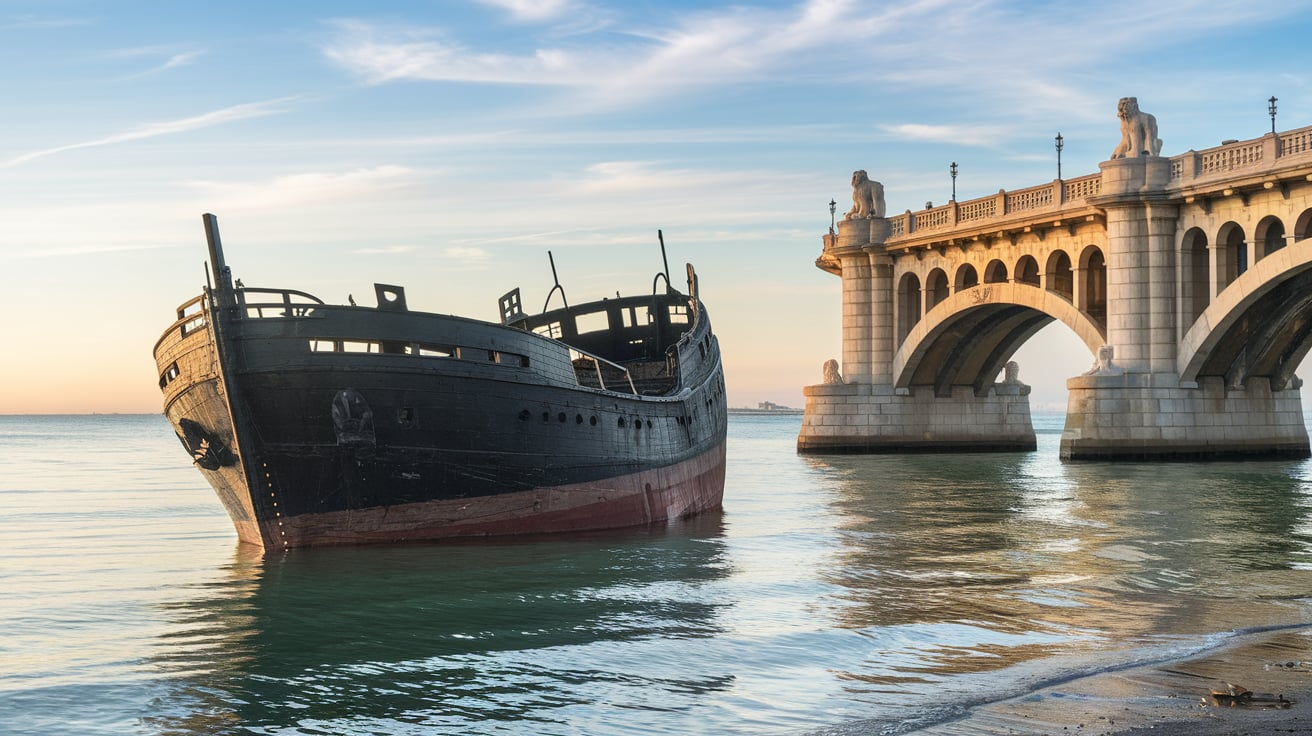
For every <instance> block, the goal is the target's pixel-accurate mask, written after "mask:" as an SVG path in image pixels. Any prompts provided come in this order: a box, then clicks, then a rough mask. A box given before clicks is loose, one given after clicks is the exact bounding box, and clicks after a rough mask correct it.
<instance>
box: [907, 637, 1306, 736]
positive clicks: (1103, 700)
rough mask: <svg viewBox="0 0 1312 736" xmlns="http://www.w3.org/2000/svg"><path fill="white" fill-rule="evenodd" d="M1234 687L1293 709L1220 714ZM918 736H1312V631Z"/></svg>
mask: <svg viewBox="0 0 1312 736" xmlns="http://www.w3.org/2000/svg"><path fill="white" fill-rule="evenodd" d="M1226 683H1233V684H1236V685H1242V686H1243V687H1244V688H1247V689H1248V690H1251V691H1252V692H1253V693H1254V695H1255V697H1257V698H1261V697H1263V696H1265V695H1270V696H1272V697H1275V696H1281V695H1283V697H1284V698H1285V699H1286V700H1288V701H1291V702H1290V704H1289V705H1288V706H1287V707H1281V706H1278V705H1273V704H1265V703H1259V702H1254V703H1252V704H1249V705H1236V706H1226V705H1224V704H1221V705H1218V704H1217V703H1216V702H1215V700H1214V699H1212V698H1211V696H1210V693H1211V691H1212V690H1213V689H1220V690H1224V689H1225V687H1226ZM915 733H916V734H921V735H924V736H930V735H932V736H966V735H967V734H970V735H971V736H993V735H995V734H998V735H1001V734H1013V735H1017V736H1020V735H1023V734H1035V735H1038V734H1044V735H1047V734H1081V735H1086V736H1112V735H1113V734H1116V735H1120V736H1143V735H1145V734H1152V735H1153V736H1174V735H1175V734H1188V735H1189V736H1234V735H1239V734H1252V735H1253V736H1257V735H1258V734H1310V735H1312V627H1304V628H1298V629H1284V630H1280V631H1275V632H1265V633H1258V634H1247V635H1244V636H1241V637H1239V638H1238V639H1236V640H1235V641H1232V642H1230V643H1228V644H1226V645H1224V646H1222V647H1220V648H1218V649H1215V650H1212V651H1209V652H1206V653H1203V654H1201V655H1198V656H1196V657H1192V658H1189V659H1185V660H1181V661H1175V662H1164V663H1160V664H1156V665H1151V666H1143V667H1135V668H1131V669H1125V670H1120V671H1117V672H1108V673H1103V674H1098V675H1093V676H1090V677H1084V678H1080V679H1077V680H1072V681H1070V682H1065V683H1062V684H1060V685H1055V686H1052V687H1049V688H1045V689H1043V690H1040V691H1038V692H1035V693H1031V694H1029V695H1025V696H1022V697H1019V698H1013V699H1011V700H1004V701H999V702H996V703H989V704H987V705H982V706H980V707H978V708H975V709H974V710H973V711H972V712H971V713H970V715H969V716H967V717H966V718H964V719H962V720H959V721H954V722H952V723H945V724H941V725H938V726H934V727H931V728H927V729H923V730H920V731H916V732H915Z"/></svg>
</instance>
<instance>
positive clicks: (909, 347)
mask: <svg viewBox="0 0 1312 736" xmlns="http://www.w3.org/2000/svg"><path fill="white" fill-rule="evenodd" d="M1068 260H1069V259H1068ZM1054 320H1055V321H1059V322H1061V323H1063V324H1065V325H1066V326H1068V327H1070V328H1071V329H1072V330H1073V331H1074V332H1075V334H1076V335H1077V336H1078V337H1079V338H1080V340H1081V341H1082V342H1083V343H1084V345H1085V346H1086V347H1087V348H1088V349H1089V354H1090V356H1092V355H1095V354H1096V353H1097V350H1098V348H1099V347H1101V346H1102V344H1103V343H1104V342H1105V340H1106V334H1105V332H1104V330H1103V328H1102V327H1101V326H1100V325H1098V324H1097V323H1096V322H1094V321H1093V320H1091V319H1090V318H1089V317H1088V315H1086V314H1084V313H1082V312H1080V311H1079V310H1078V309H1076V308H1075V305H1074V304H1072V303H1071V302H1070V300H1068V299H1066V298H1064V297H1063V296H1061V295H1059V294H1056V293H1053V292H1051V291H1049V290H1047V289H1043V288H1039V287H1037V286H1032V285H1030V284H1025V283H1016V282H1007V283H998V284H983V285H981V286H978V287H976V288H973V289H969V290H967V291H963V292H958V293H956V294H953V295H952V296H951V297H949V298H948V299H947V300H945V301H943V302H942V303H940V304H939V305H938V306H936V307H934V308H933V309H931V310H929V311H928V312H926V314H925V316H924V318H923V319H921V320H920V322H919V323H917V324H916V325H915V327H913V328H912V329H911V331H910V332H909V333H908V335H907V337H906V339H905V340H903V341H902V343H901V345H900V347H899V348H898V351H897V353H896V354H895V355H894V356H893V382H894V385H896V386H897V387H899V388H909V387H911V386H932V387H933V389H934V393H935V394H936V395H939V396H947V395H949V394H950V393H951V390H952V387H953V386H970V387H972V389H973V390H974V392H975V393H976V394H977V395H983V394H984V393H986V392H987V391H988V389H989V386H991V385H992V384H993V382H994V379H995V378H996V377H997V375H998V373H999V371H1001V370H1002V367H1003V366H1004V365H1005V364H1006V362H1007V361H1008V360H1010V359H1011V356H1012V355H1014V354H1015V353H1016V350H1018V349H1019V348H1020V346H1021V345H1023V344H1024V343H1025V341H1026V340H1028V339H1029V338H1031V337H1033V336H1034V334H1035V333H1036V332H1038V331H1039V330H1040V329H1042V328H1043V327H1045V326H1047V325H1048V324H1050V323H1051V322H1053V321H1054Z"/></svg>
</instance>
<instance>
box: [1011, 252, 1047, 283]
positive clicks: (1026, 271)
mask: <svg viewBox="0 0 1312 736" xmlns="http://www.w3.org/2000/svg"><path fill="white" fill-rule="evenodd" d="M1015 273H1016V282H1017V283H1021V284H1029V285H1031V286H1039V285H1040V284H1041V282H1040V279H1039V261H1038V260H1037V259H1036V258H1035V257H1034V256H1030V255H1024V256H1021V257H1020V260H1018V261H1016V271H1015Z"/></svg>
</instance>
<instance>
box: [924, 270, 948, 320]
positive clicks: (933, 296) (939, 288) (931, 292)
mask: <svg viewBox="0 0 1312 736" xmlns="http://www.w3.org/2000/svg"><path fill="white" fill-rule="evenodd" d="M949 293H950V292H949V290H948V275H947V273H945V272H944V271H943V269H941V268H936V269H934V270H933V271H930V272H929V276H928V277H927V278H926V279H925V311H926V312H928V311H929V310H931V309H933V308H934V307H936V306H938V305H939V304H940V303H941V302H942V301H943V300H944V299H947V298H948V294H949Z"/></svg>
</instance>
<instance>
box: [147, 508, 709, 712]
mask: <svg viewBox="0 0 1312 736" xmlns="http://www.w3.org/2000/svg"><path fill="white" fill-rule="evenodd" d="M721 536H722V522H721V519H720V515H719V514H718V513H712V514H708V515H706V516H703V517H698V518H695V519H691V520H689V521H687V522H686V523H683V524H681V525H679V526H677V527H675V528H671V529H660V530H648V531H637V532H633V531H629V532H606V533H601V532H599V533H596V534H593V535H587V536H584V537H582V538H576V539H571V540H550V539H542V538H539V539H536V540H527V541H525V542H523V543H500V544H495V545H490V544H478V543H473V544H458V543H457V544H449V545H444V546H442V547H441V548H440V549H435V548H433V547H431V546H405V547H365V548H341V549H324V550H313V551H305V552H301V553H298V554H295V555H287V556H283V557H271V558H268V559H262V558H261V556H260V554H259V553H258V551H256V550H254V549H253V548H250V547H242V548H239V549H238V556H237V558H236V559H235V560H234V562H233V563H232V566H231V576H230V577H229V579H227V580H225V581H222V582H220V583H218V584H213V585H210V586H207V587H206V588H205V589H202V590H200V591H198V595H197V596H196V597H195V598H193V599H191V600H187V601H184V602H181V603H179V604H178V605H176V606H172V607H170V609H169V610H167V611H166V615H167V616H169V617H171V618H173V619H174V621H175V624H176V631H177V633H176V634H174V635H173V636H172V639H173V640H172V641H170V642H168V644H167V647H166V649H167V652H168V653H167V654H166V655H164V656H162V657H161V658H160V661H159V665H160V666H162V667H164V668H166V669H172V670H176V671H192V672H195V673H197V677H195V678H194V679H193V682H192V683H191V684H190V685H189V686H187V687H185V688H182V689H180V690H178V691H177V692H175V693H174V694H173V695H172V696H170V698H168V699H167V701H161V702H159V703H157V706H158V710H157V716H156V717H154V718H152V719H150V720H151V721H152V725H153V726H155V727H157V728H158V729H159V730H161V731H179V730H180V731H185V732H188V733H192V732H194V733H212V732H218V731H222V730H223V729H225V728H236V727H241V728H246V729H256V728H259V727H261V726H265V727H271V728H275V727H279V726H284V727H285V726H287V725H289V721H291V722H295V723H300V724H302V725H305V724H312V723H318V724H321V726H322V728H324V729H326V732H333V733H341V732H343V730H342V729H347V730H350V729H357V728H358V729H362V730H365V731H368V732H371V733H372V732H377V730H378V729H381V730H382V732H385V733H396V732H398V731H397V730H396V729H398V728H402V727H404V726H405V725H406V724H424V725H427V726H437V725H451V726H457V725H461V724H470V723H474V722H478V721H485V720H489V719H490V720H494V721H501V722H514V721H526V722H533V721H542V722H544V723H548V724H549V723H551V722H552V721H553V720H555V719H554V718H553V716H552V712H553V711H554V710H559V709H566V710H567V709H569V708H570V707H571V706H583V707H588V708H590V707H592V703H594V702H595V701H596V700H597V699H599V698H603V699H605V700H607V701H610V702H613V703H623V702H624V701H625V700H626V699H633V700H635V701H638V700H641V701H645V700H648V699H651V698H653V697H659V699H661V700H664V701H665V702H667V703H669V704H670V705H672V706H676V707H677V704H678V703H679V702H680V701H684V702H685V704H691V703H695V702H696V700H697V698H698V697H700V695H701V694H702V693H704V692H706V691H710V690H719V689H724V688H725V687H726V686H727V685H728V684H729V683H730V682H731V681H732V677H726V676H722V675H719V676H717V675H711V674H705V675H704V674H701V673H699V672H698V671H697V670H696V668H691V669H688V670H686V671H684V672H683V673H682V674H677V675H676V674H674V673H676V672H677V671H678V670H679V669H680V665H679V664H678V663H675V662H669V661H663V660H666V658H668V657H670V656H674V652H671V651H667V647H666V646H665V645H663V644H662V642H664V641H668V640H678V639H685V638H705V637H713V636H715V635H716V634H717V633H718V628H717V624H716V619H717V617H718V611H719V609H720V608H722V607H723V605H724V604H723V603H721V602H717V601H715V600H713V599H712V598H711V597H710V596H709V595H708V594H706V593H705V592H701V591H704V590H705V588H706V584H707V583H708V582H711V581H713V580H715V579H717V578H722V577H723V576H724V575H726V574H727V571H728V568H727V564H726V563H725V560H724V549H723V543H722V541H721ZM585 649H590V650H593V651H592V652H591V653H589V654H587V655H583V656H580V655H579V654H578V652H579V651H580V650H585ZM635 656H636V657H638V658H640V659H642V660H645V661H647V662H649V663H650V665H651V667H650V669H646V668H642V667H631V666H625V664H624V662H625V660H628V659H630V658H632V657H635ZM644 673H645V674H644ZM580 683H587V687H586V688H580V687H579V685H580ZM626 693H634V694H635V696H633V697H631V696H629V695H626Z"/></svg>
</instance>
